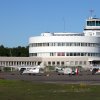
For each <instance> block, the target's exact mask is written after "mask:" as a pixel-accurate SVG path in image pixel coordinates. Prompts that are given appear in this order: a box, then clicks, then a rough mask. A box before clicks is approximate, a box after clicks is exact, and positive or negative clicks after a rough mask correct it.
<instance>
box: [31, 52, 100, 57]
mask: <svg viewBox="0 0 100 100" xmlns="http://www.w3.org/2000/svg"><path fill="white" fill-rule="evenodd" d="M43 54H44V53H30V54H29V55H30V56H38V55H41V56H43ZM47 56H96V57H100V53H72V52H71V53H65V52H57V53H56V52H51V53H47Z"/></svg>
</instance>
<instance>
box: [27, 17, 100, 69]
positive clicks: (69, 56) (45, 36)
mask: <svg viewBox="0 0 100 100" xmlns="http://www.w3.org/2000/svg"><path fill="white" fill-rule="evenodd" d="M29 56H30V57H41V58H42V61H43V62H45V63H46V65H47V66H82V67H83V68H88V67H90V66H92V65H100V19H99V18H92V17H90V18H89V19H87V20H86V25H85V27H84V31H83V32H82V33H67V32H62V33H51V32H46V33H41V35H40V36H34V37H30V38H29Z"/></svg>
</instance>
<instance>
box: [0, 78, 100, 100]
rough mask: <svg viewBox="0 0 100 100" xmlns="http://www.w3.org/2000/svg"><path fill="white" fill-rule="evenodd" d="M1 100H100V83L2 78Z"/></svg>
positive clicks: (0, 87)
mask: <svg viewBox="0 0 100 100" xmlns="http://www.w3.org/2000/svg"><path fill="white" fill-rule="evenodd" d="M0 100H100V85H87V84H84V83H81V84H77V85H75V84H58V83H57V84H54V83H33V82H29V81H23V80H21V81H18V80H3V79H1V80H0Z"/></svg>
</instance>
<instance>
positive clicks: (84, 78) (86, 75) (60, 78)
mask: <svg viewBox="0 0 100 100" xmlns="http://www.w3.org/2000/svg"><path fill="white" fill-rule="evenodd" d="M0 78H1V79H8V80H26V81H32V82H44V83H65V84H78V83H79V84H80V83H86V84H98V85H100V75H92V74H91V72H80V74H79V75H58V73H56V72H52V73H46V74H43V75H27V74H25V75H20V74H19V72H0Z"/></svg>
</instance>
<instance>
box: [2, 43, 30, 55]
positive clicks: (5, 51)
mask: <svg viewBox="0 0 100 100" xmlns="http://www.w3.org/2000/svg"><path fill="white" fill-rule="evenodd" d="M0 56H6V57H28V56H29V47H28V46H26V47H22V46H18V47H14V48H8V47H4V46H3V45H0Z"/></svg>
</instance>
